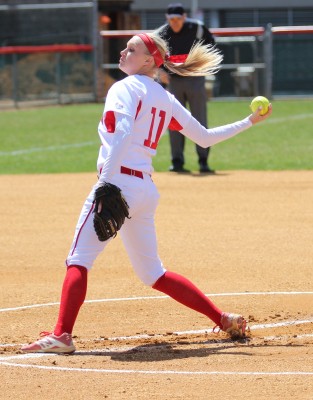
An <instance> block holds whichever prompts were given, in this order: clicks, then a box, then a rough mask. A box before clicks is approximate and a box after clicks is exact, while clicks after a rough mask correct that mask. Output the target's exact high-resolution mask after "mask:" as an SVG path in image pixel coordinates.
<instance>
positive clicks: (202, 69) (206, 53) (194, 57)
mask: <svg viewBox="0 0 313 400" xmlns="http://www.w3.org/2000/svg"><path fill="white" fill-rule="evenodd" d="M145 35H147V36H149V37H150V38H151V39H152V40H153V42H154V43H155V46H156V47H157V49H158V51H159V53H160V55H161V57H162V59H163V65H164V67H165V68H166V69H167V70H169V71H170V72H173V73H175V74H177V75H180V76H206V75H214V74H216V73H217V72H218V71H219V69H220V65H221V63H222V60H223V56H222V55H221V53H220V51H219V50H218V49H216V48H215V47H214V46H211V45H209V44H204V43H203V42H201V41H200V42H197V43H195V44H194V45H193V46H192V48H191V50H190V52H189V53H188V54H187V55H181V56H170V55H169V49H168V45H167V42H166V41H165V40H164V39H162V38H161V37H160V36H159V35H158V34H157V33H156V32H153V33H147V34H145Z"/></svg>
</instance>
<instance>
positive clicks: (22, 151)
mask: <svg viewBox="0 0 313 400" xmlns="http://www.w3.org/2000/svg"><path fill="white" fill-rule="evenodd" d="M306 118H313V114H312V113H309V114H297V115H291V116H289V117H281V118H270V119H268V120H267V121H266V123H267V124H278V123H281V122H286V121H296V120H301V119H306ZM97 143H98V142H95V141H90V142H82V143H70V144H64V145H56V146H48V147H31V148H29V149H20V150H13V151H0V156H19V155H21V154H30V153H37V152H40V153H41V152H45V151H58V150H64V149H71V148H77V147H78V148H79V147H86V146H93V145H95V144H97Z"/></svg>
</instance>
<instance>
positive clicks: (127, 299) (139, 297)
mask: <svg viewBox="0 0 313 400" xmlns="http://www.w3.org/2000/svg"><path fill="white" fill-rule="evenodd" d="M286 295H287V296H293V295H313V292H309V291H305V292H296V291H292V292H243V293H209V294H206V296H207V297H223V296H286ZM168 298H169V296H137V297H120V298H115V299H114V298H113V299H95V300H86V301H85V304H93V303H109V302H118V301H138V300H160V299H168ZM59 304H60V303H59V302H55V303H43V304H31V305H28V306H19V307H9V308H0V312H8V311H19V310H27V309H31V308H38V307H51V306H57V305H59Z"/></svg>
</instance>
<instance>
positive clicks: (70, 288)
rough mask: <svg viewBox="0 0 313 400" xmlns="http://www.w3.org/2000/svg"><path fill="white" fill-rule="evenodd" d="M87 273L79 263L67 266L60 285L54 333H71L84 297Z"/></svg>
mask: <svg viewBox="0 0 313 400" xmlns="http://www.w3.org/2000/svg"><path fill="white" fill-rule="evenodd" d="M87 274H88V271H87V269H86V268H84V267H81V266H79V265H70V266H69V267H68V269H67V272H66V275H65V279H64V282H63V287H62V294H61V304H60V309H59V317H58V321H57V324H56V326H55V329H54V334H55V335H57V336H60V335H62V333H64V332H67V333H72V331H73V327H74V324H75V321H76V318H77V315H78V312H79V309H80V307H81V306H82V304H83V303H84V300H85V297H86V293H87Z"/></svg>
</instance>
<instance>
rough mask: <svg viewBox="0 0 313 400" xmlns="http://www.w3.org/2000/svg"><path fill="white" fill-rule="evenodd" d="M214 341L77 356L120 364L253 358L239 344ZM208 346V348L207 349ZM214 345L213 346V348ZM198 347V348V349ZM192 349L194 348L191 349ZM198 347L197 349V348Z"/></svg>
mask: <svg viewBox="0 0 313 400" xmlns="http://www.w3.org/2000/svg"><path fill="white" fill-rule="evenodd" d="M215 344H216V342H214V341H207V342H201V343H199V342H186V343H183V344H173V343H168V342H161V343H153V344H145V345H140V346H136V347H133V348H131V349H129V350H114V351H110V350H106V351H105V352H102V351H99V352H88V351H86V352H85V351H82V352H77V353H75V354H76V355H77V356H82V355H86V356H91V355H93V356H104V357H110V358H111V360H113V361H119V362H157V361H167V360H178V359H187V358H194V357H196V358H199V357H208V356H210V355H216V354H219V353H221V354H224V355H225V354H228V355H231V354H233V355H236V356H239V355H245V356H252V355H253V353H252V352H251V351H247V350H246V349H245V348H244V346H242V347H241V348H240V349H239V346H238V344H239V342H238V343H235V342H231V343H230V342H226V341H225V344H221V343H219V344H216V345H215ZM206 345H207V347H206ZM212 345H213V346H212ZM197 346H198V347H197ZM191 347H192V348H191ZM195 347H196V348H195Z"/></svg>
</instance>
